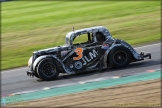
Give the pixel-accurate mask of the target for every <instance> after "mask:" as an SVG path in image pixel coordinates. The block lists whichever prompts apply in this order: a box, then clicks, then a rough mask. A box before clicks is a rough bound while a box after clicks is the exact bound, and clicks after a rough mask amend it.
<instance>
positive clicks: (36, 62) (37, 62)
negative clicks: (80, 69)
mask: <svg viewBox="0 0 162 108" xmlns="http://www.w3.org/2000/svg"><path fill="white" fill-rule="evenodd" d="M46 58H51V59H54V60H56V62H58V60H57V59H55V58H54V57H53V56H51V55H43V56H40V57H38V58H37V59H36V60H35V61H34V63H33V70H34V71H36V67H37V66H38V64H39V63H40V62H41V61H42V60H44V59H46Z"/></svg>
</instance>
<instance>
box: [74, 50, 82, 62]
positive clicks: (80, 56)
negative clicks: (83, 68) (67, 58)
mask: <svg viewBox="0 0 162 108" xmlns="http://www.w3.org/2000/svg"><path fill="white" fill-rule="evenodd" d="M75 52H76V54H77V57H73V60H80V59H81V58H82V57H83V48H76V49H75Z"/></svg>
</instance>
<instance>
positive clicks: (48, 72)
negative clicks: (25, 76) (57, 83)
mask: <svg viewBox="0 0 162 108" xmlns="http://www.w3.org/2000/svg"><path fill="white" fill-rule="evenodd" d="M37 74H38V75H39V77H40V78H41V79H43V80H46V81H50V80H54V79H56V78H57V77H58V75H59V71H58V66H57V64H56V62H55V61H54V60H53V59H52V58H48V59H43V60H42V61H41V62H40V63H39V64H38V67H37Z"/></svg>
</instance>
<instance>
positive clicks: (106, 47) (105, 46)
mask: <svg viewBox="0 0 162 108" xmlns="http://www.w3.org/2000/svg"><path fill="white" fill-rule="evenodd" d="M108 48H109V45H108V44H103V45H102V47H101V49H105V50H107V49H108Z"/></svg>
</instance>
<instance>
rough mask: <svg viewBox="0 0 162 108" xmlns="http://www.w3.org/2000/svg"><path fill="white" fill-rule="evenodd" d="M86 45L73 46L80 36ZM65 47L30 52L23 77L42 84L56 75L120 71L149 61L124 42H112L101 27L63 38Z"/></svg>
mask: <svg viewBox="0 0 162 108" xmlns="http://www.w3.org/2000/svg"><path fill="white" fill-rule="evenodd" d="M83 35H84V36H85V37H84V39H85V40H86V41H84V42H81V40H80V41H79V42H78V43H76V42H75V43H74V41H75V40H76V39H77V38H79V37H82V36H83ZM65 38H66V39H65V44H64V45H62V46H56V47H53V48H48V49H43V50H38V51H34V52H33V55H32V56H31V57H30V59H29V61H28V67H29V70H28V71H27V75H29V76H35V77H37V78H40V79H42V80H46V81H50V80H54V79H57V77H58V75H59V73H67V74H75V73H81V72H89V71H93V70H104V69H107V68H108V67H112V68H123V67H126V66H128V65H129V63H131V62H136V61H140V60H144V58H146V57H147V58H149V59H151V53H145V52H141V53H140V54H138V53H137V52H136V51H135V50H134V49H133V48H132V47H131V45H129V44H128V43H127V42H125V41H124V40H120V39H114V38H112V36H111V34H110V32H109V31H108V29H107V28H105V27H104V26H95V27H90V28H84V29H80V30H74V28H73V30H72V31H71V32H69V33H67V34H66V37H65Z"/></svg>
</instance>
